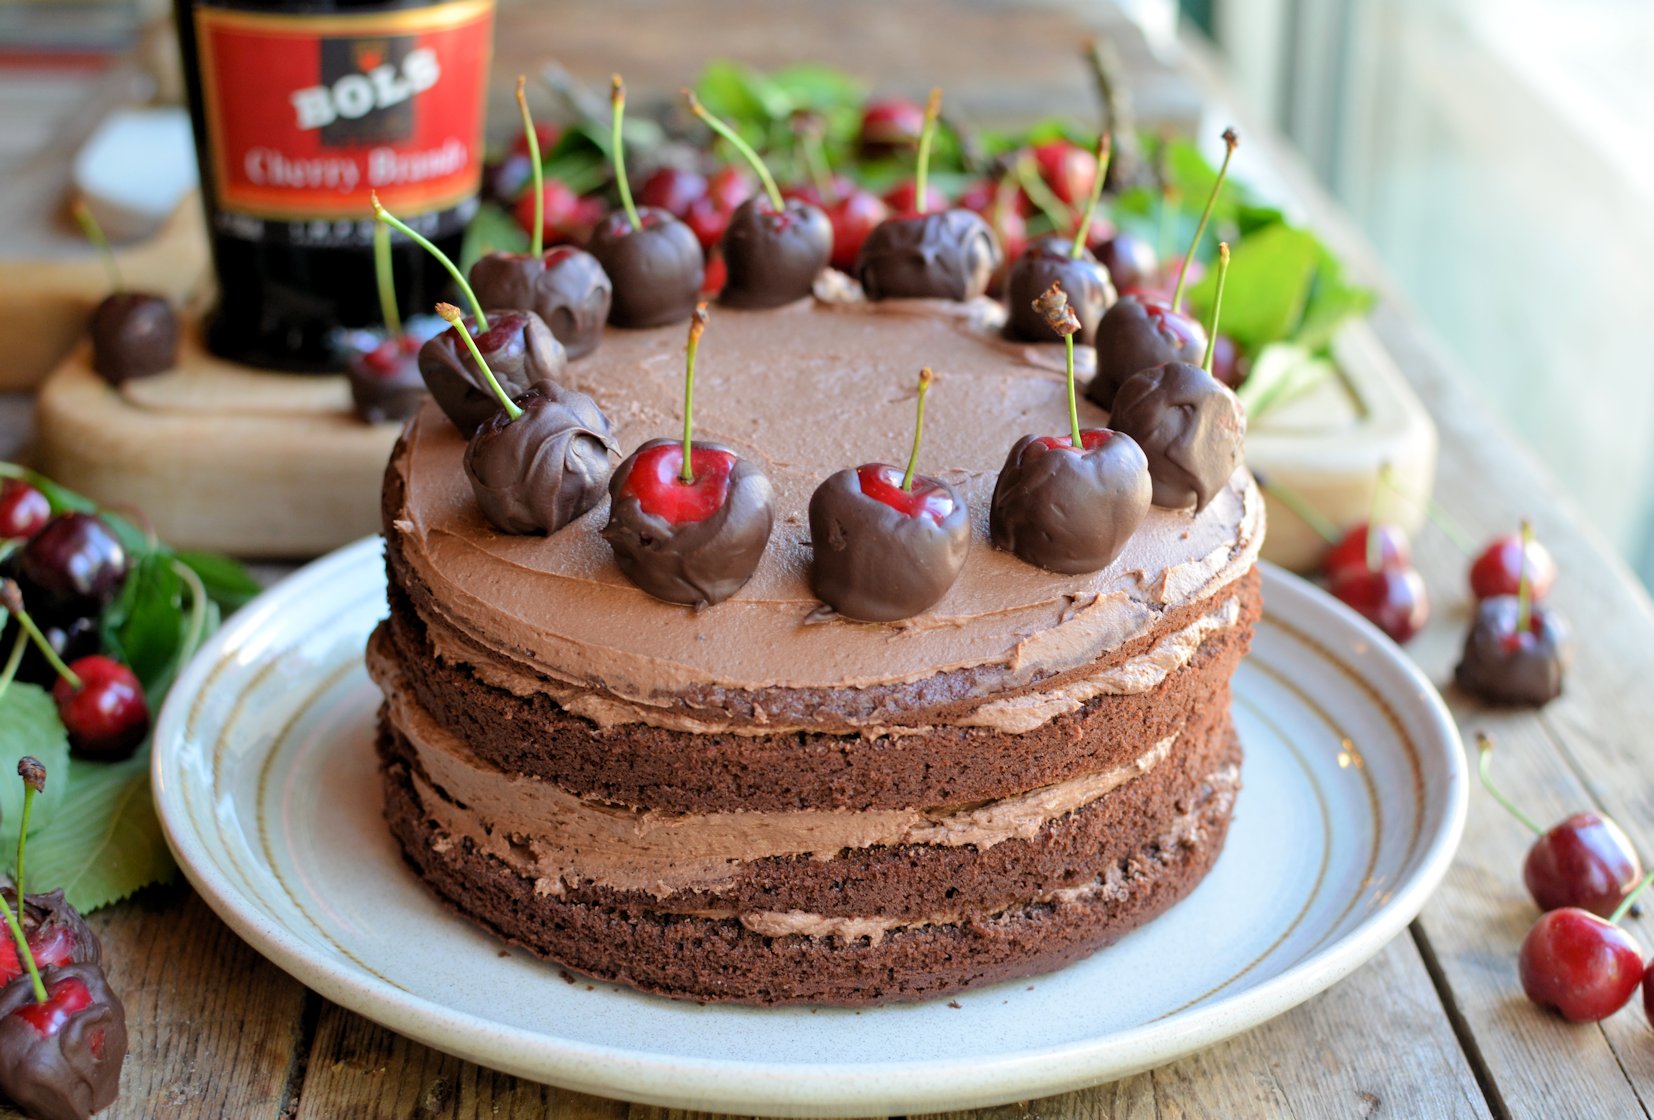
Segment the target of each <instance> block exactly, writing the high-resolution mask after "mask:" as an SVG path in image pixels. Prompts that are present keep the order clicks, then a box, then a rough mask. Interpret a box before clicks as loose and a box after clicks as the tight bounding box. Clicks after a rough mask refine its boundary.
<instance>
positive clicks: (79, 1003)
mask: <svg viewBox="0 0 1654 1120" xmlns="http://www.w3.org/2000/svg"><path fill="white" fill-rule="evenodd" d="M91 1003H92V993H91V992H90V991H88V990H87V988H86V985H85V984H84V983H82V982H81V980H80V979H79V978H78V977H75V976H65V977H63V978H61V979H59V980H54V981H53V982H52V983H50V984H48V985H47V987H46V1002H45V1003H37V1002H35V1001H34V1000H33V999H31V1000H29V1001H28V1002H26V1003H24V1004H23V1006H21V1007H19V1008H18V1009H17V1011H16V1012H15V1014H16V1015H17V1017H18V1018H19V1019H21V1020H23V1021H24V1022H25V1023H27V1024H29V1026H31V1027H33V1028H34V1029H35V1030H37V1031H39V1032H40V1036H41V1037H42V1038H50V1037H51V1036H52V1035H54V1034H56V1033H57V1032H58V1031H61V1030H62V1029H63V1028H64V1026H65V1025H67V1024H68V1022H69V1020H70V1019H71V1018H73V1017H74V1014H75V1012H77V1011H82V1010H84V1009H85V1008H87V1007H89V1006H91ZM94 1053H95V1051H94Z"/></svg>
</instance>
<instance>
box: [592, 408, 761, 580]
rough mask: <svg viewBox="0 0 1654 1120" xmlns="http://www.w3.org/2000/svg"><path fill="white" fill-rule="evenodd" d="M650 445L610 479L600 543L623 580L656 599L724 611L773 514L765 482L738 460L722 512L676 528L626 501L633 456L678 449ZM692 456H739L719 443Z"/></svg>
mask: <svg viewBox="0 0 1654 1120" xmlns="http://www.w3.org/2000/svg"><path fill="white" fill-rule="evenodd" d="M676 442H677V441H676V440H670V439H652V440H650V441H649V442H647V443H645V444H644V445H643V446H641V447H639V448H638V449H637V450H636V451H634V452H632V454H631V455H629V456H627V458H626V461H625V462H623V463H621V464H620V466H619V468H617V469H616V470H615V472H614V475H613V477H611V478H610V479H609V523H608V524H607V525H605V526H604V527H603V539H604V540H606V541H608V542H609V544H610V546H612V547H613V548H614V556H615V563H617V564H618V565H620V570H621V571H622V572H624V573H625V574H626V578H627V579H629V580H631V581H632V582H633V583H635V584H637V585H638V586H639V587H641V588H642V589H643V590H645V591H647V592H648V593H649V594H651V595H653V596H655V598H657V599H665V600H666V601H667V602H669V603H687V604H689V605H691V606H696V607H708V606H712V605H714V604H716V603H721V602H723V601H724V600H725V599H727V598H729V597H730V596H731V595H733V594H735V593H736V592H737V591H739V590H740V589H741V588H742V586H744V585H745V584H746V582H747V580H749V579H751V578H752V573H753V571H754V569H756V568H757V567H758V560H759V557H761V556H762V555H763V553H764V545H765V544H766V543H768V541H769V539H770V529H771V527H772V526H773V524H774V520H775V514H774V512H773V510H772V509H771V499H772V497H773V492H772V490H771V488H770V481H769V479H768V478H766V477H764V472H763V471H761V470H759V469H758V467H757V466H756V465H755V464H753V462H752V461H751V460H749V459H745V458H741V457H739V455H737V458H736V460H735V465H734V467H732V468H731V469H730V472H729V483H728V490H727V494H726V497H725V498H724V503H723V505H721V506H719V507H718V509H717V510H715V511H714V512H713V513H712V515H711V516H710V517H706V518H704V519H702V520H700V521H688V522H682V523H679V524H673V523H672V522H670V521H667V520H666V519H665V518H661V517H656V516H655V515H654V514H651V513H648V512H646V511H645V510H644V508H643V506H642V505H641V504H640V503H639V501H638V500H637V498H636V497H634V496H632V495H630V494H627V493H626V492H625V491H626V480H627V479H629V478H630V477H631V475H632V468H633V467H634V466H635V465H636V464H637V460H638V456H639V455H641V454H643V452H645V451H648V450H649V449H651V448H654V447H661V446H663V445H669V444H673V443H676ZM693 447H694V448H695V449H696V450H702V449H705V450H709V451H723V452H728V453H730V454H737V453H736V452H735V451H734V450H733V449H731V448H729V447H725V446H724V445H723V444H719V443H708V442H705V441H702V440H696V441H695V442H694V444H693Z"/></svg>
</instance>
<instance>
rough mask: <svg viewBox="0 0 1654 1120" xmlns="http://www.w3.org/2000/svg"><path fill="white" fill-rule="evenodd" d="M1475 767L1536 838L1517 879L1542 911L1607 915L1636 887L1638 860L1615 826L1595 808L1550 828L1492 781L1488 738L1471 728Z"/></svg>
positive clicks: (1490, 789)
mask: <svg viewBox="0 0 1654 1120" xmlns="http://www.w3.org/2000/svg"><path fill="white" fill-rule="evenodd" d="M1476 748H1477V751H1478V753H1479V755H1480V758H1479V759H1478V760H1477V770H1478V772H1479V773H1480V774H1481V778H1482V785H1483V787H1484V788H1485V789H1486V790H1487V792H1488V793H1489V794H1490V795H1491V796H1492V797H1493V799H1494V800H1495V801H1497V802H1498V803H1499V804H1500V805H1502V806H1503V807H1504V809H1505V811H1506V812H1508V813H1509V814H1510V815H1511V816H1513V817H1515V818H1516V819H1517V820H1518V821H1520V822H1521V823H1522V825H1523V826H1524V827H1525V828H1527V830H1528V831H1529V832H1532V833H1533V834H1534V836H1535V837H1536V838H1537V839H1535V840H1534V842H1533V847H1531V848H1529V849H1528V855H1527V858H1526V859H1525V860H1524V861H1523V863H1522V882H1523V883H1525V884H1526V885H1527V888H1528V893H1529V894H1531V895H1533V901H1534V905H1536V906H1538V907H1539V908H1540V909H1541V910H1557V909H1560V908H1561V907H1564V906H1576V907H1578V908H1579V909H1581V910H1589V911H1590V912H1591V913H1593V914H1597V915H1599V916H1601V917H1604V918H1606V917H1608V916H1609V915H1610V914H1612V913H1613V912H1614V911H1615V910H1616V909H1617V908H1618V907H1619V905H1620V903H1622V902H1624V901H1625V899H1626V897H1627V896H1628V895H1629V894H1630V893H1631V892H1632V891H1633V890H1635V889H1636V886H1637V882H1638V880H1640V879H1641V878H1642V877H1643V865H1642V860H1640V859H1638V858H1637V852H1636V849H1635V848H1633V847H1632V846H1631V840H1630V838H1629V837H1628V836H1626V835H1625V833H1624V832H1623V831H1621V829H1620V826H1619V825H1617V824H1615V823H1614V822H1613V821H1612V820H1610V819H1609V818H1607V817H1604V816H1601V815H1600V814H1597V813H1590V812H1581V813H1574V814H1572V815H1570V816H1569V817H1568V818H1567V819H1566V820H1564V821H1563V822H1562V823H1561V824H1558V825H1556V826H1555V827H1553V828H1552V829H1550V830H1549V831H1546V830H1544V829H1542V828H1540V827H1539V826H1538V825H1537V824H1535V823H1534V820H1533V818H1532V817H1530V816H1528V815H1527V814H1526V813H1524V812H1523V811H1522V810H1521V809H1519V808H1517V807H1516V805H1515V803H1513V802H1512V801H1511V800H1510V799H1509V798H1508V797H1506V796H1505V795H1504V794H1503V793H1501V792H1500V791H1499V788H1498V787H1497V786H1495V785H1494V784H1493V775H1492V773H1491V763H1492V760H1493V740H1492V739H1491V738H1490V737H1489V736H1488V735H1487V734H1486V733H1485V732H1480V731H1478V732H1477V733H1476Z"/></svg>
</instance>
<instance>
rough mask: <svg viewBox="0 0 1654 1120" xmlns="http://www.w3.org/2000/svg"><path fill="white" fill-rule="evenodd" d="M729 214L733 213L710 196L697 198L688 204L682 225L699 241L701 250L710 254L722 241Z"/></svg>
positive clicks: (727, 226) (727, 225)
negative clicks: (687, 211)
mask: <svg viewBox="0 0 1654 1120" xmlns="http://www.w3.org/2000/svg"><path fill="white" fill-rule="evenodd" d="M731 213H733V211H731V210H725V209H723V208H722V207H720V206H719V205H718V204H717V203H716V202H714V201H713V200H712V198H711V196H708V197H706V198H697V199H696V200H695V201H694V202H692V203H690V204H689V213H688V214H685V215H684V219H683V223H684V225H686V226H688V227H689V229H690V232H692V233H693V234H694V235H695V238H696V239H697V240H698V241H700V243H701V248H702V249H704V250H706V251H707V252H709V253H710V252H711V251H712V250H713V248H714V247H715V246H716V245H717V244H718V242H720V241H722V240H723V238H724V230H726V229H728V228H729V216H730V214H731Z"/></svg>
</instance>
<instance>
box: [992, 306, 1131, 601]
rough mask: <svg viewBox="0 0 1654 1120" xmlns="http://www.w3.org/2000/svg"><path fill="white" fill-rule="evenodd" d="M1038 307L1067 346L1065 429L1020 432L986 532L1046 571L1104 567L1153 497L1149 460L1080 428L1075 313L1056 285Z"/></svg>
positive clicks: (1126, 439) (1120, 438) (1125, 444)
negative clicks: (1054, 433)
mask: <svg viewBox="0 0 1654 1120" xmlns="http://www.w3.org/2000/svg"><path fill="white" fill-rule="evenodd" d="M1039 305H1040V307H1039V311H1040V314H1041V315H1043V316H1045V317H1046V319H1047V320H1048V321H1049V322H1050V324H1051V326H1052V328H1053V329H1054V330H1056V331H1057V333H1059V334H1060V335H1061V336H1062V338H1063V342H1064V348H1065V350H1066V358H1067V366H1068V432H1067V433H1065V434H1064V435H1061V436H1033V435H1026V436H1023V437H1022V438H1021V439H1019V440H1017V442H1016V443H1015V444H1014V445H1013V446H1012V448H1011V451H1010V454H1009V455H1007V456H1006V458H1005V465H1004V466H1003V467H1001V468H1000V471H999V477H998V479H997V480H996V482H995V484H994V496H993V505H992V506H991V507H990V508H989V516H988V530H989V535H990V536H991V537H992V538H993V542H994V544H995V545H996V546H998V547H999V548H1002V549H1005V550H1006V551H1008V552H1013V553H1015V554H1016V555H1017V556H1018V557H1020V558H1021V559H1023V560H1025V561H1027V562H1028V563H1030V564H1033V565H1036V566H1037V567H1041V568H1045V569H1046V570H1048V571H1053V572H1063V573H1067V574H1079V573H1083V572H1097V571H1102V570H1103V569H1104V568H1106V567H1108V566H1109V565H1110V564H1112V563H1113V562H1114V560H1115V558H1116V557H1117V556H1119V555H1120V552H1121V550H1122V549H1124V548H1125V546H1126V542H1127V541H1128V540H1130V539H1131V535H1132V534H1133V533H1134V532H1136V531H1137V527H1138V526H1139V525H1141V524H1142V522H1143V519H1144V518H1145V517H1147V516H1148V512H1149V505H1150V503H1151V501H1152V500H1153V494H1154V485H1153V482H1152V481H1151V479H1150V478H1149V464H1148V458H1147V456H1145V455H1144V454H1143V449H1142V448H1141V447H1139V446H1138V445H1137V442H1136V441H1135V440H1134V439H1132V438H1131V437H1130V436H1128V435H1126V434H1124V433H1122V432H1118V431H1110V430H1109V429H1107V428H1091V429H1082V428H1081V427H1080V413H1079V404H1078V401H1077V400H1076V398H1075V385H1074V335H1075V334H1077V333H1078V332H1079V329H1080V322H1079V318H1078V317H1077V316H1076V315H1075V314H1074V311H1073V309H1072V308H1071V307H1069V306H1068V299H1067V297H1066V296H1065V295H1064V294H1063V290H1062V288H1061V286H1060V285H1056V284H1053V285H1052V286H1051V287H1050V288H1049V289H1048V290H1046V291H1045V292H1043V293H1041V295H1040V298H1039Z"/></svg>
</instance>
